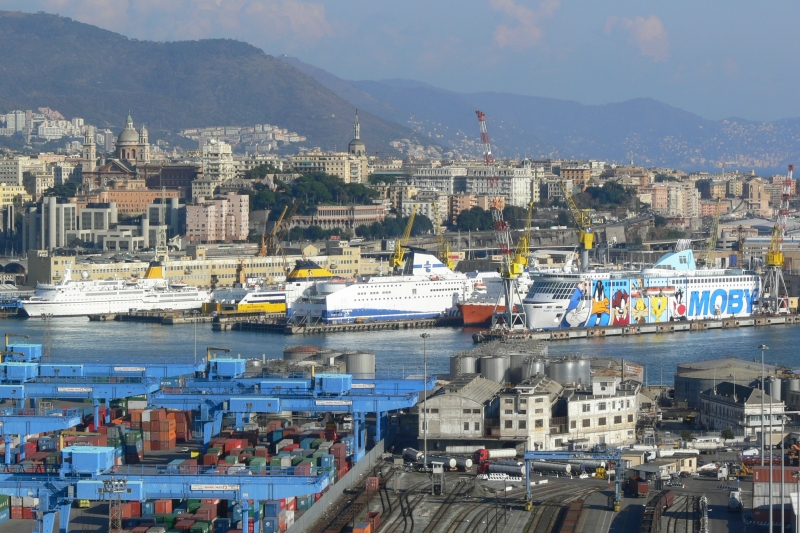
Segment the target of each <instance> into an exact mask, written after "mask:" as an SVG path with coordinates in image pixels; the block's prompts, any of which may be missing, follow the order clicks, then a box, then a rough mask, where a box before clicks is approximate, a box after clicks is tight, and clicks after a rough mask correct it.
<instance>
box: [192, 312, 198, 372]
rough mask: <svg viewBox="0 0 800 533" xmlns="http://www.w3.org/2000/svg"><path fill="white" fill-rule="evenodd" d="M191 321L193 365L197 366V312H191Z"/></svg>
mask: <svg viewBox="0 0 800 533" xmlns="http://www.w3.org/2000/svg"><path fill="white" fill-rule="evenodd" d="M192 319H193V322H194V364H197V310H196V309H193V310H192Z"/></svg>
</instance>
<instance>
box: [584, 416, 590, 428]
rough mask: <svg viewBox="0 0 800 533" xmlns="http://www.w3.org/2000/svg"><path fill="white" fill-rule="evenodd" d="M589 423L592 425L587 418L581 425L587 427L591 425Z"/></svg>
mask: <svg viewBox="0 0 800 533" xmlns="http://www.w3.org/2000/svg"><path fill="white" fill-rule="evenodd" d="M591 425H592V422H591V420H589V419H588V418H587V419H586V420H584V421H583V427H585V428H588V427H591Z"/></svg>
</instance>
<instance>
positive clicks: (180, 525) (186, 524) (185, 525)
mask: <svg viewBox="0 0 800 533" xmlns="http://www.w3.org/2000/svg"><path fill="white" fill-rule="evenodd" d="M194 523H195V521H194V520H178V521H177V522H175V525H174V526H173V527H172V529H177V530H178V531H189V528H191V527H192V526H193V525H194Z"/></svg>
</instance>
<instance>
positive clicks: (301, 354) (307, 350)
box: [283, 346, 319, 361]
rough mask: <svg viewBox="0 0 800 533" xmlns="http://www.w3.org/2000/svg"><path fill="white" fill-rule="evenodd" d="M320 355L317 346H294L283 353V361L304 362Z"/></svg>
mask: <svg viewBox="0 0 800 533" xmlns="http://www.w3.org/2000/svg"><path fill="white" fill-rule="evenodd" d="M317 353H319V348H317V347H316V346H292V347H291V348H286V349H285V350H284V351H283V359H284V360H286V361H302V360H304V359H309V358H311V357H314V356H316V355H317Z"/></svg>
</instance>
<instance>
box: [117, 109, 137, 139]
mask: <svg viewBox="0 0 800 533" xmlns="http://www.w3.org/2000/svg"><path fill="white" fill-rule="evenodd" d="M138 143H139V134H138V133H137V132H136V129H135V128H134V127H133V118H132V117H131V115H130V113H128V120H126V121H125V129H124V130H122V133H120V134H119V137H117V146H123V145H131V144H138Z"/></svg>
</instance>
